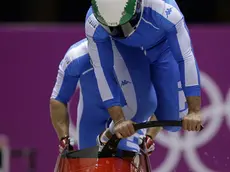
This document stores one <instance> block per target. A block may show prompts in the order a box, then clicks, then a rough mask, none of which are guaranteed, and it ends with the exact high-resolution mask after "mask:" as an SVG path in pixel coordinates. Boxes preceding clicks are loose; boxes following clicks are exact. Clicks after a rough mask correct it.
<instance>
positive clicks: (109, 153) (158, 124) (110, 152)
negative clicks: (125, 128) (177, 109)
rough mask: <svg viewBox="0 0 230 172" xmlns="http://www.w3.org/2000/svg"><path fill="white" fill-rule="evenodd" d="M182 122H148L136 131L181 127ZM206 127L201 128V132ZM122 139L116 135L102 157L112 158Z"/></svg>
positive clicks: (105, 147) (137, 127)
mask: <svg viewBox="0 0 230 172" xmlns="http://www.w3.org/2000/svg"><path fill="white" fill-rule="evenodd" d="M182 122H183V121H182V120H181V121H173V120H172V121H147V122H143V123H138V124H134V129H135V131H137V130H140V129H144V128H151V127H171V126H173V127H181V126H182ZM203 128H204V127H203V126H201V130H202V129H203ZM120 140H121V139H118V138H117V136H116V135H115V134H114V135H113V136H112V138H111V139H110V140H109V141H108V142H107V143H106V145H105V146H104V147H103V149H102V150H101V152H100V156H101V157H111V156H114V155H115V153H116V149H117V146H118V144H119V142H120Z"/></svg>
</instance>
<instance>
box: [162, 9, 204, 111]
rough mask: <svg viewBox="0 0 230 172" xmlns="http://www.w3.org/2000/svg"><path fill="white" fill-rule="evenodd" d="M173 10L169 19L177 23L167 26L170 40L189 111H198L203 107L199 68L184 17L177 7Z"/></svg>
mask: <svg viewBox="0 0 230 172" xmlns="http://www.w3.org/2000/svg"><path fill="white" fill-rule="evenodd" d="M172 10H173V11H172V12H171V14H170V15H171V16H169V21H170V19H171V22H172V24H173V22H175V24H174V25H173V26H172V27H168V28H166V33H167V38H168V42H169V45H170V47H171V51H172V53H173V56H174V58H175V59H176V61H177V63H178V65H179V70H180V76H181V77H180V78H181V83H182V88H183V90H184V93H185V96H186V98H187V103H188V106H189V111H191V112H198V111H200V107H201V104H200V103H201V100H200V93H201V90H200V72H199V68H198V65H197V62H196V59H195V56H194V52H193V48H192V43H191V39H190V36H189V32H188V29H187V26H186V24H185V21H184V18H183V16H182V14H181V13H180V12H179V11H177V10H176V8H173V9H172ZM165 25H166V24H165Z"/></svg>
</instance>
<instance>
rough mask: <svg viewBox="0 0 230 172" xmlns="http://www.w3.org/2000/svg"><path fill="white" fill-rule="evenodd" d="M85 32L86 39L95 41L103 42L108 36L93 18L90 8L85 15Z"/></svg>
mask: <svg viewBox="0 0 230 172" xmlns="http://www.w3.org/2000/svg"><path fill="white" fill-rule="evenodd" d="M85 32H86V36H87V37H90V38H93V39H94V40H95V41H103V40H105V39H108V38H109V34H108V33H107V32H106V30H105V29H104V28H103V27H102V26H101V25H100V23H99V22H98V21H97V19H96V18H95V16H94V14H93V11H92V7H90V8H89V10H88V12H87V15H86V20H85Z"/></svg>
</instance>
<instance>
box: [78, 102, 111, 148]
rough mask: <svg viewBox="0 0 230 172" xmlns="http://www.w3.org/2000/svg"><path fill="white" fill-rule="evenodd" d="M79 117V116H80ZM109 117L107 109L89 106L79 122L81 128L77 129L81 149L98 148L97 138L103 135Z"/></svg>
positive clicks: (84, 110) (83, 111)
mask: <svg viewBox="0 0 230 172" xmlns="http://www.w3.org/2000/svg"><path fill="white" fill-rule="evenodd" d="M78 116H79V115H78ZM108 117H109V114H108V113H107V111H106V109H102V108H99V107H97V106H87V105H85V107H84V108H83V110H82V115H81V116H80V118H79V117H78V120H79V125H78V126H77V127H79V128H78V129H77V131H78V134H79V140H78V143H79V145H78V146H79V149H85V148H88V147H92V146H96V145H97V143H96V138H97V136H98V135H99V134H100V133H102V132H103V131H104V130H105V128H106V126H105V124H106V121H107V119H108Z"/></svg>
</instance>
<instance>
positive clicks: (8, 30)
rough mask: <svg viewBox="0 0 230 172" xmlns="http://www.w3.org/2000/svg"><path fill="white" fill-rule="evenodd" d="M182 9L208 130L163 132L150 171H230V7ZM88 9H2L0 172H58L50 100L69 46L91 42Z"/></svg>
mask: <svg viewBox="0 0 230 172" xmlns="http://www.w3.org/2000/svg"><path fill="white" fill-rule="evenodd" d="M177 3H178V5H179V7H180V8H181V11H182V12H183V14H184V15H185V18H186V21H187V23H188V27H189V29H190V33H191V38H192V41H193V46H194V49H195V55H196V58H197V61H198V64H199V67H200V70H201V72H202V73H201V81H202V95H203V100H202V104H203V114H204V119H205V121H206V125H205V129H204V130H203V132H202V133H200V134H199V135H195V134H194V133H189V134H188V133H186V134H184V135H182V134H180V133H176V134H168V133H161V135H160V136H159V137H158V140H157V149H156V151H155V153H154V154H153V155H152V157H151V162H152V167H153V169H154V171H157V172H174V171H177V172H214V171H216V172H229V171H230V150H229V145H230V137H229V135H230V76H229V73H230V68H229V64H230V55H229V49H230V12H229V11H230V10H229V9H230V8H229V7H230V1H228V0H218V1H217V0H209V1H207V0H203V1H201V0H178V1H177ZM89 6H90V3H89V1H87V0H84V1H79V0H65V1H60V0H59V1H57V0H49V1H47V0H33V1H31V0H18V1H12V0H8V1H4V2H1V5H0V75H1V78H0V93H1V94H0V95H1V99H0V107H1V112H0V172H50V171H53V167H54V164H55V161H56V157H57V155H58V140H57V137H56V133H55V132H54V130H53V128H52V125H51V122H50V117H49V98H50V94H51V91H52V88H53V86H54V83H55V79H56V74H57V69H58V64H59V62H60V60H61V59H62V58H63V56H64V54H65V52H66V51H67V49H68V48H69V46H70V45H71V44H73V43H75V42H77V41H79V40H80V39H82V38H84V37H85V36H84V18H85V14H86V12H87V9H88V8H89ZM77 99H78V95H77V94H76V97H75V100H77ZM75 100H74V101H73V103H72V105H71V112H72V115H73V118H74V119H75V118H76V101H75ZM74 127H75V126H74ZM74 127H73V130H75V128H74Z"/></svg>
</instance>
